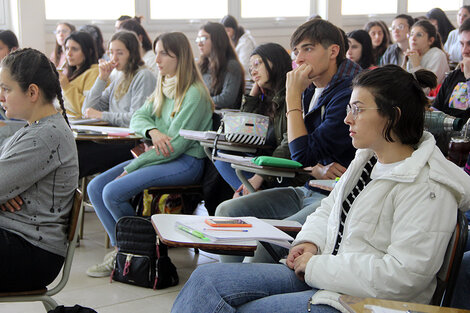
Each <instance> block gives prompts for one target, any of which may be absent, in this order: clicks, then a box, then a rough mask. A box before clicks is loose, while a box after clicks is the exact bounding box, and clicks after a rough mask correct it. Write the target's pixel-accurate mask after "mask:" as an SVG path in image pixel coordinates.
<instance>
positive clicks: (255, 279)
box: [172, 65, 470, 312]
mask: <svg viewBox="0 0 470 313" xmlns="http://www.w3.org/2000/svg"><path fill="white" fill-rule="evenodd" d="M415 76H416V78H415ZM435 85H436V78H435V75H434V74H432V73H431V72H429V71H424V70H420V71H417V72H416V73H415V75H412V74H410V73H407V72H406V71H404V70H403V69H401V68H400V67H398V66H396V65H386V66H384V67H383V68H377V69H374V70H371V71H367V72H364V73H361V74H359V75H358V76H357V77H356V78H355V79H354V82H353V92H352V95H351V102H350V104H349V105H348V109H347V110H348V114H347V116H346V118H345V120H344V122H345V123H346V124H347V125H348V127H349V130H350V136H351V137H352V141H353V145H354V146H355V147H356V148H357V149H358V151H357V153H356V157H355V159H354V160H353V161H352V162H351V165H350V166H349V167H348V169H347V171H346V172H345V173H344V175H343V176H342V177H341V179H340V180H339V182H338V183H337V185H336V186H335V188H334V190H333V191H332V192H331V193H330V195H329V196H328V197H327V198H326V199H325V200H323V201H322V203H321V206H320V207H319V208H318V209H317V210H316V211H315V212H314V213H312V214H311V215H310V216H309V217H308V218H307V221H306V222H305V224H304V226H303V227H302V230H301V231H300V233H299V234H298V235H297V237H296V239H295V241H294V242H293V244H292V247H291V249H290V252H289V255H288V257H287V266H285V265H283V264H208V265H202V266H200V267H198V268H197V269H196V271H194V272H193V274H192V275H191V277H190V278H189V280H188V281H187V283H186V285H185V286H184V287H183V289H182V290H181V292H180V293H179V295H178V297H177V298H176V300H175V302H174V304H173V308H172V312H235V311H237V312H307V308H309V309H310V310H311V311H312V312H338V310H341V311H342V312H345V311H346V310H345V308H344V307H342V306H341V304H340V303H339V302H338V298H339V296H340V294H348V295H353V296H357V297H373V298H381V299H389V300H398V301H410V302H417V303H429V301H430V300H431V297H432V295H433V293H434V289H435V287H436V273H437V271H438V270H439V268H440V267H441V265H442V262H443V258H444V254H445V251H446V248H447V243H448V242H449V240H450V238H451V235H452V232H453V231H454V229H455V223H456V219H457V209H458V207H461V205H468V204H469V201H470V178H469V177H468V176H467V175H466V174H465V173H463V171H462V170H460V169H459V168H458V167H457V166H455V165H454V164H453V163H451V162H450V161H448V160H446V158H445V157H444V156H443V155H442V154H441V152H440V151H439V149H437V148H436V146H435V141H434V139H433V137H432V135H431V134H430V133H427V132H424V133H423V127H424V110H425V105H426V103H427V98H426V96H425V94H424V92H423V91H422V87H432V86H435ZM374 164H375V165H374ZM450 176H451V177H452V179H448V177H450ZM310 305H312V306H310Z"/></svg>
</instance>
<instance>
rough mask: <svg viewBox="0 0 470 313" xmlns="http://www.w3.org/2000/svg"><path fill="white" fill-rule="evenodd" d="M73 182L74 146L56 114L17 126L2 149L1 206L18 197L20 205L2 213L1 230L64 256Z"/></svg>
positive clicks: (0, 166)
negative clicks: (12, 211) (18, 207)
mask: <svg viewBox="0 0 470 313" xmlns="http://www.w3.org/2000/svg"><path fill="white" fill-rule="evenodd" d="M77 183H78V157H77V147H76V144H75V139H74V138H73V134H72V131H71V130H70V128H69V126H68V125H67V123H66V122H65V120H64V118H63V117H62V115H61V114H60V113H57V114H54V115H51V116H48V117H45V118H43V119H41V120H39V121H37V122H35V123H34V124H32V125H29V126H25V127H23V128H21V129H20V130H18V131H17V132H16V133H15V134H14V135H13V136H12V137H11V138H10V139H8V141H6V142H5V143H4V144H3V145H2V146H1V147H0V203H2V204H3V203H5V202H6V201H8V200H9V199H12V198H14V197H16V196H18V195H19V196H20V197H21V198H22V199H23V202H24V204H23V205H22V206H21V210H20V211H16V212H14V213H11V212H8V211H5V212H4V211H1V210H0V227H1V228H3V229H6V230H8V231H11V232H13V233H15V234H18V235H19V236H21V237H23V238H24V239H26V240H27V241H28V242H30V243H31V244H33V245H35V246H37V247H39V248H41V249H44V250H46V251H49V252H52V253H55V254H58V255H62V256H65V251H66V245H65V244H66V231H67V225H68V217H69V213H70V209H71V207H72V200H73V194H74V190H75V188H77Z"/></svg>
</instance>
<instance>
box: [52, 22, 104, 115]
mask: <svg viewBox="0 0 470 313" xmlns="http://www.w3.org/2000/svg"><path fill="white" fill-rule="evenodd" d="M65 55H66V57H67V65H66V73H67V74H64V73H62V72H59V80H60V86H61V87H62V90H63V92H64V98H65V99H64V100H65V109H66V110H67V114H68V115H69V116H71V117H75V118H80V117H82V105H83V101H85V96H86V94H88V92H89V91H90V89H91V87H92V86H93V84H94V83H95V81H96V78H97V77H98V73H99V69H98V54H97V51H96V47H95V42H94V40H93V38H92V37H91V35H90V34H88V33H86V32H82V31H80V32H73V33H71V34H70V36H68V37H67V39H65Z"/></svg>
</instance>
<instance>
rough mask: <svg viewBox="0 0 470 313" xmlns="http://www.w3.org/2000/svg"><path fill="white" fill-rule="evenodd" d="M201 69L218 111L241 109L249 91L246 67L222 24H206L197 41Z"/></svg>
mask: <svg viewBox="0 0 470 313" xmlns="http://www.w3.org/2000/svg"><path fill="white" fill-rule="evenodd" d="M196 43H197V45H198V47H199V52H200V53H201V57H200V58H199V69H200V70H201V73H202V79H203V80H204V83H205V84H206V86H207V88H208V89H209V91H210V94H211V97H212V101H214V103H215V108H216V109H239V108H240V104H241V100H242V95H243V89H244V88H245V82H244V74H243V68H242V66H241V64H240V61H238V58H237V55H236V54H235V50H234V49H233V47H232V44H231V43H230V39H229V38H228V35H227V33H226V32H225V28H224V26H223V25H222V24H220V23H212V22H208V23H206V24H204V25H203V26H202V27H201V29H200V30H199V33H198V35H197V38H196Z"/></svg>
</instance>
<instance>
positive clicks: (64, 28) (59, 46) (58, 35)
mask: <svg viewBox="0 0 470 313" xmlns="http://www.w3.org/2000/svg"><path fill="white" fill-rule="evenodd" d="M74 31H75V26H73V25H72V24H70V23H66V22H59V23H57V27H56V30H55V32H54V33H55V39H56V40H55V48H54V51H52V54H51V56H50V60H51V61H52V62H53V63H54V65H55V67H56V68H59V69H62V68H63V67H64V66H65V64H66V62H67V60H66V58H65V39H66V38H67V37H68V36H69V35H70V34H71V33H72V32H74Z"/></svg>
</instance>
